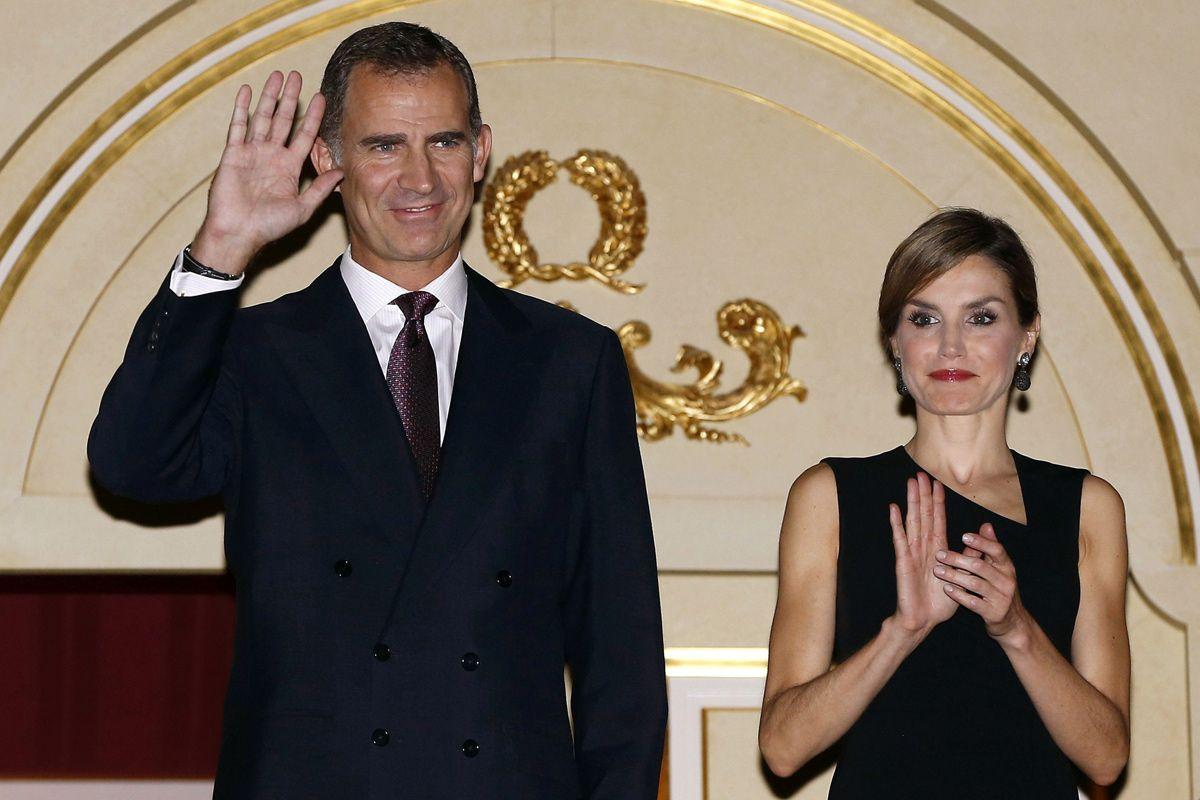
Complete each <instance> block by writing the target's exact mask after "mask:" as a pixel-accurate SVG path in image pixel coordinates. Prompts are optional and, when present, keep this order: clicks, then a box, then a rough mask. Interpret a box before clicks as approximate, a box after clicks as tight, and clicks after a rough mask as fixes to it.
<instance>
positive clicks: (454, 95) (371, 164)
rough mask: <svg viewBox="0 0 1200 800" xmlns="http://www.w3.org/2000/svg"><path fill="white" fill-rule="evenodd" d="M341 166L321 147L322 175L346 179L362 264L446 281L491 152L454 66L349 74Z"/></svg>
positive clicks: (363, 69) (354, 243)
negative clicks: (336, 171)
mask: <svg viewBox="0 0 1200 800" xmlns="http://www.w3.org/2000/svg"><path fill="white" fill-rule="evenodd" d="M341 143H342V148H341V149H342V159H341V164H335V163H334V159H333V155H332V153H331V152H330V151H329V148H328V146H327V145H326V143H324V142H322V141H321V140H318V141H317V144H316V146H315V147H314V150H313V160H314V163H315V164H316V166H317V169H318V171H320V172H324V171H325V170H327V169H330V168H332V167H334V166H340V167H341V168H342V170H343V171H344V177H343V178H342V182H341V185H340V187H339V189H340V191H341V193H342V201H343V204H344V206H345V209H346V219H347V222H348V224H349V227H350V244H351V248H352V251H353V254H354V258H355V260H356V261H358V262H359V263H361V264H362V265H363V266H365V267H367V268H368V269H372V270H374V271H376V272H388V271H391V270H393V269H396V268H401V269H407V268H415V269H418V270H422V271H424V270H426V269H429V270H433V271H438V272H440V271H441V270H443V269H445V268H446V267H447V266H449V265H450V264H451V263H452V262H453V260H454V258H455V256H456V255H457V254H458V250H459V246H460V243H461V240H462V228H463V224H464V223H465V222H466V219H467V214H468V213H469V212H470V209H471V203H472V202H473V201H474V198H475V191H474V189H475V183H476V182H477V181H479V180H482V178H483V170H484V165H485V164H486V163H487V158H488V154H489V152H490V150H491V131H490V130H489V129H488V127H487V126H486V125H485V126H484V127H483V130H482V131H481V132H480V134H479V137H478V140H477V142H476V145H475V148H474V150H472V147H471V134H470V126H469V122H468V100H467V91H466V87H465V86H464V85H463V81H462V79H461V78H460V77H459V76H458V73H456V72H455V71H454V69H453V68H452V67H450V66H449V65H446V64H442V65H439V66H438V67H437V68H435V69H434V70H432V71H431V72H429V73H428V74H426V75H383V74H381V73H379V72H377V71H375V70H374V69H371V68H370V67H369V66H364V65H360V66H357V67H355V68H354V70H353V71H352V72H351V73H350V80H349V83H348V86H347V91H346V97H345V108H344V111H343V115H342V129H341Z"/></svg>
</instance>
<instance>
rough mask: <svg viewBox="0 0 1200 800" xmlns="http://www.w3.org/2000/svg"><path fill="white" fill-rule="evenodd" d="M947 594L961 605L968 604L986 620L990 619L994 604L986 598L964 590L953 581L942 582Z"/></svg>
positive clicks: (967, 605) (968, 606)
mask: <svg viewBox="0 0 1200 800" xmlns="http://www.w3.org/2000/svg"><path fill="white" fill-rule="evenodd" d="M942 586H943V589H944V590H945V592H946V594H948V595H950V598H951V599H952V600H954V602H956V603H958V604H959V605H960V606H966V607H967V608H969V609H971V610H972V611H974V612H975V613H976V614H978V615H979V616H981V617H983V618H984V619H985V620H988V621H990V617H991V616H993V614H992V606H991V604H990V603H989V602H988V601H987V599H986V598H983V597H979V596H977V595H974V594H971V593H970V592H968V591H966V590H964V589H963V588H962V587H961V586H955V585H954V584H953V583H945V584H942Z"/></svg>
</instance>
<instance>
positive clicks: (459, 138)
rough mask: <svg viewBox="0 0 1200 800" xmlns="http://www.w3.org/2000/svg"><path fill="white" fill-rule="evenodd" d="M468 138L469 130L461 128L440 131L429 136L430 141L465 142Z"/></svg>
mask: <svg viewBox="0 0 1200 800" xmlns="http://www.w3.org/2000/svg"><path fill="white" fill-rule="evenodd" d="M466 140H467V132H466V131H460V130H449V131H438V132H437V133H431V134H429V137H428V141H431V142H465V141H466Z"/></svg>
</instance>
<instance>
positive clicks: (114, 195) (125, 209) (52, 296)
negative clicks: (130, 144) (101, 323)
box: [0, 171, 167, 497]
mask: <svg viewBox="0 0 1200 800" xmlns="http://www.w3.org/2000/svg"><path fill="white" fill-rule="evenodd" d="M97 191H98V193H99V196H101V197H103V198H104V202H103V203H95V204H84V205H82V206H81V207H79V208H78V209H76V211H75V213H74V214H72V215H71V217H70V220H69V224H65V225H64V226H63V228H62V229H61V230H60V232H59V235H56V236H54V237H52V238H51V239H50V241H49V242H48V243H47V246H46V249H45V251H44V252H43V254H42V257H43V260H42V261H40V262H39V263H40V265H41V267H40V268H38V269H34V270H31V271H30V272H29V274H28V275H27V276H26V280H25V283H24V286H23V290H22V291H21V292H18V293H17V295H16V296H15V297H14V299H13V301H12V303H11V304H10V305H9V306H8V309H7V311H6V312H5V314H4V316H3V317H2V318H0V363H3V364H4V365H5V367H6V370H7V371H8V377H9V379H10V380H12V381H14V385H17V386H20V387H21V391H20V392H5V393H3V394H2V395H0V410H2V412H0V441H4V442H5V443H6V446H5V447H4V448H0V486H2V487H3V488H2V489H0V491H3V492H5V494H6V495H8V496H10V497H11V494H9V493H11V492H13V491H14V490H19V488H20V486H21V483H22V476H23V472H24V462H25V460H26V459H27V458H28V455H29V447H30V444H31V442H32V437H33V434H34V430H35V426H36V424H37V420H38V418H39V416H40V412H39V410H38V409H39V408H40V407H41V405H42V404H43V403H44V401H45V397H46V393H47V392H48V390H49V387H50V384H51V382H52V381H53V379H54V376H55V373H56V372H57V370H58V367H59V364H60V363H61V359H62V354H63V353H64V352H65V350H66V348H67V346H68V345H69V344H70V342H71V340H72V339H73V338H74V336H75V334H76V332H77V331H78V330H79V324H80V321H81V320H82V318H83V317H84V315H85V314H86V313H87V310H88V308H89V306H90V304H91V302H92V298H94V297H95V296H96V294H98V293H99V291H100V290H101V288H102V287H103V286H104V283H105V282H106V281H107V279H108V276H109V275H110V274H111V272H112V269H113V266H114V265H116V264H119V263H120V262H121V261H122V260H123V259H124V258H125V256H126V254H127V253H128V252H129V250H130V249H131V248H132V246H133V245H134V243H136V242H137V241H138V239H139V238H140V237H141V236H142V235H143V233H144V232H145V228H146V224H145V223H146V221H147V220H154V219H157V217H158V216H159V215H161V214H162V212H163V210H164V208H165V206H166V205H167V204H166V202H165V201H164V200H163V199H162V198H161V197H160V196H159V195H158V194H157V193H155V192H154V191H152V190H150V189H149V188H148V187H147V185H146V184H145V183H143V181H142V179H141V178H139V177H138V176H136V175H134V174H133V173H131V172H128V171H125V172H114V173H111V174H109V175H108V176H106V177H104V178H103V179H101V181H100V184H99V185H98V187H97ZM114 209H120V212H119V213H117V212H115V211H114ZM81 412H83V413H84V414H85V415H86V413H87V412H86V407H84V408H81V407H80V406H78V405H77V406H75V409H74V413H76V414H78V413H81ZM76 447H77V448H78V449H77V450H76V453H75V457H74V458H73V459H72V461H71V463H72V464H73V469H74V471H76V472H78V471H79V470H80V469H81V468H82V467H83V465H84V461H82V460H81V458H82V456H83V450H82V442H78V443H76Z"/></svg>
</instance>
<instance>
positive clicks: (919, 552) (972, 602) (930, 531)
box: [888, 472, 1028, 643]
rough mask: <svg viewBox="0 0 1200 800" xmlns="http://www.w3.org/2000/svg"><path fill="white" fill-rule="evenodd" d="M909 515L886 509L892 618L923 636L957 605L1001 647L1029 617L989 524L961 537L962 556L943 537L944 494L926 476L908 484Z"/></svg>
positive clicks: (1008, 561)
mask: <svg viewBox="0 0 1200 800" xmlns="http://www.w3.org/2000/svg"><path fill="white" fill-rule="evenodd" d="M907 500H908V502H907V510H906V513H904V514H902V513H901V511H900V507H899V506H898V505H896V504H895V503H892V504H891V505H890V506H889V509H888V511H889V519H890V522H891V526H892V544H893V547H894V549H895V553H896V613H895V614H894V619H895V621H896V622H897V623H898V624H899V625H900V627H901V628H902V629H903V630H905V631H909V632H911V633H914V634H918V635H921V636H924V635H925V634H928V632H929V631H930V630H932V629H933V627H934V626H936V625H937V624H938V623H939V622H944V621H945V620H947V619H949V618H950V617H951V616H953V615H954V612H955V611H956V610H957V609H958V607H959V606H964V607H966V608H967V609H968V610H970V611H973V612H975V613H976V614H978V615H979V616H980V617H982V618H983V620H984V622H985V623H987V632H988V634H989V635H990V636H992V638H994V639H997V640H1000V641H1001V643H1003V642H1004V641H1005V640H1007V639H1013V638H1016V637H1017V636H1019V635H1020V633H1021V632H1022V631H1023V630H1024V629H1025V625H1024V623H1025V622H1026V621H1027V620H1028V614H1027V612H1026V611H1025V608H1024V606H1023V605H1022V604H1021V597H1020V593H1019V592H1018V590H1017V575H1016V569H1015V567H1014V566H1013V563H1012V561H1011V559H1009V557H1008V553H1007V552H1006V551H1005V549H1004V546H1003V545H1002V544H1000V541H999V539H997V537H996V531H995V529H994V528H993V527H992V525H991V523H984V524H983V525H982V526H981V527H980V529H979V531H978V532H977V533H965V534H963V536H962V541H963V544H964V549H963V552H962V553H961V554H959V553H956V552H954V551H952V550H951V549H950V547H949V543H948V540H947V538H946V489H945V487H944V486H943V485H942V483H941V482H940V481H938V480H934V479H931V478H930V477H929V476H928V475H926V474H925V473H924V472H919V473H917V476H916V477H915V478H910V479H909V480H908V498H907Z"/></svg>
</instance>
